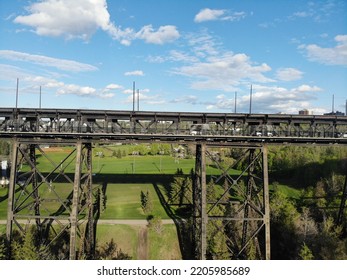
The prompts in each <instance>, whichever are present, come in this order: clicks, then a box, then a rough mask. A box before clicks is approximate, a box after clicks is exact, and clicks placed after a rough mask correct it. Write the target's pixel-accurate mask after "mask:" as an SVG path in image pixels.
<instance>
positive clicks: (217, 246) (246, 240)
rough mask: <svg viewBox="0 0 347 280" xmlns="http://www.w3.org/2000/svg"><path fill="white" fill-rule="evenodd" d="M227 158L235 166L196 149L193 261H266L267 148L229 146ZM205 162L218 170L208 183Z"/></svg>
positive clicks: (267, 250)
mask: <svg viewBox="0 0 347 280" xmlns="http://www.w3.org/2000/svg"><path fill="white" fill-rule="evenodd" d="M231 153H234V154H235V155H237V157H235V155H234V156H233V157H235V161H234V162H232V163H230V164H225V163H223V162H221V161H220V159H219V158H218V157H216V156H215V154H214V153H213V150H212V149H211V148H210V149H207V147H206V145H205V144H198V145H197V147H196V170H195V180H194V188H193V199H194V225H193V227H194V231H193V239H194V244H195V257H196V258H197V259H206V258H207V259H249V258H255V259H270V205H269V185H268V166H267V165H268V164H267V146H266V145H262V146H254V147H237V146H234V147H231ZM206 161H209V162H210V164H212V165H213V166H214V167H215V168H217V169H218V170H219V171H220V174H219V175H217V176H212V177H211V179H210V181H209V182H206ZM236 167H238V169H240V167H242V171H239V172H238V171H236Z"/></svg>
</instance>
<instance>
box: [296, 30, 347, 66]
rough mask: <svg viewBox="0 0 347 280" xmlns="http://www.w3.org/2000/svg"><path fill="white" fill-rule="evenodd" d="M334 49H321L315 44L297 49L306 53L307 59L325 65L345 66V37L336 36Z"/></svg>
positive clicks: (346, 45)
mask: <svg viewBox="0 0 347 280" xmlns="http://www.w3.org/2000/svg"><path fill="white" fill-rule="evenodd" d="M335 41H336V42H337V44H336V46H335V47H332V48H323V47H320V46H318V45H316V44H311V45H308V46H306V45H301V46H299V49H304V50H305V51H306V55H307V58H308V59H309V60H311V61H317V62H319V63H322V64H327V65H343V66H347V35H337V36H336V37H335Z"/></svg>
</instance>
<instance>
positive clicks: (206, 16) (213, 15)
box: [194, 8, 246, 23]
mask: <svg viewBox="0 0 347 280" xmlns="http://www.w3.org/2000/svg"><path fill="white" fill-rule="evenodd" d="M245 16H246V13H245V12H232V13H230V12H229V11H228V10H215V9H209V8H206V9H202V10H201V11H200V12H199V13H198V14H196V15H195V18H194V21H195V22H197V23H200V22H204V21H214V20H226V21H238V20H241V19H243V18H244V17H245Z"/></svg>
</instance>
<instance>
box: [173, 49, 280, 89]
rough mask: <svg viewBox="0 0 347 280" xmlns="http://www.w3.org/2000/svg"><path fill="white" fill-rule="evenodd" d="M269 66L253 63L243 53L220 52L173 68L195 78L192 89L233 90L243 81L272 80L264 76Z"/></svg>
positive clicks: (178, 72)
mask: <svg viewBox="0 0 347 280" xmlns="http://www.w3.org/2000/svg"><path fill="white" fill-rule="evenodd" d="M270 70H271V68H270V66H268V65H267V64H266V63H263V64H260V65H255V64H254V63H253V62H251V60H250V58H249V57H248V56H247V55H245V54H242V53H240V54H233V53H231V52H225V53H221V54H220V55H219V56H209V57H207V59H206V60H204V61H199V62H195V63H191V64H190V65H188V66H182V67H180V68H177V69H175V71H174V73H175V74H178V75H183V76H188V77H192V78H195V79H196V80H195V81H193V83H192V85H191V86H192V88H194V89H201V90H202V89H204V90H211V89H214V90H223V91H234V90H235V87H237V86H239V85H240V84H241V83H243V82H247V81H256V82H262V83H266V82H272V81H273V80H271V79H269V78H267V77H265V76H264V73H265V72H268V71H270Z"/></svg>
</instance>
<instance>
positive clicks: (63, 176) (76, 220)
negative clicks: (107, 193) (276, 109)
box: [0, 108, 347, 259]
mask: <svg viewBox="0 0 347 280" xmlns="http://www.w3.org/2000/svg"><path fill="white" fill-rule="evenodd" d="M0 138H2V139H4V138H6V139H10V140H11V141H12V152H11V160H10V162H11V168H10V179H9V195H8V209H7V228H6V235H7V240H8V242H9V244H11V241H12V236H13V230H14V227H17V228H18V229H20V230H23V231H25V227H26V225H27V224H26V223H24V224H23V220H28V221H27V223H30V222H31V223H35V224H36V226H37V229H38V232H39V233H41V234H42V236H41V238H42V240H41V241H42V242H43V243H44V244H46V245H50V244H51V243H53V242H54V241H55V240H57V239H59V238H61V237H62V236H63V235H64V234H66V232H68V233H69V244H70V245H69V246H70V253H69V257H70V259H77V258H80V256H86V257H87V258H88V257H90V258H91V257H92V255H93V250H94V245H95V244H94V240H95V236H94V232H95V226H96V220H95V205H94V202H93V185H92V181H93V180H92V179H93V174H92V149H93V144H94V143H113V142H114V143H116V142H117V143H138V142H145V143H153V142H154V143H161V142H165V143H179V144H190V145H195V157H196V160H195V170H194V174H193V190H192V193H193V194H192V205H193V211H192V212H193V213H192V216H193V217H192V219H193V225H192V227H193V230H192V237H191V239H192V242H193V248H194V250H195V251H194V254H193V255H194V257H195V258H196V259H206V257H207V247H208V242H213V240H211V238H212V239H213V238H220V234H222V235H223V240H224V242H225V244H226V247H227V249H228V256H229V257H230V258H231V259H242V258H244V257H245V256H246V255H247V252H248V251H249V250H250V248H252V250H254V251H255V252H256V256H257V257H258V258H259V259H270V206H269V205H270V203H269V178H268V162H267V161H268V145H275V144H278V145H334V146H347V116H346V117H345V116H334V115H324V116H317V115H282V114H232V113H225V114H224V113H184V112H182V113H174V112H144V111H112V110H68V109H33V108H0ZM43 145H55V146H59V145H61V146H66V145H69V146H71V147H72V148H71V151H70V152H69V153H68V154H67V155H66V156H65V157H64V158H62V159H60V161H59V162H55V161H54V159H53V158H51V157H50V154H49V153H46V152H45V150H44V149H43V148H42V147H43ZM216 147H228V148H232V149H234V150H237V151H238V152H237V157H236V159H235V161H234V162H233V163H232V164H230V165H229V166H225V165H222V164H221V163H220V161H219V160H218V157H217V156H216V154H215V152H214V150H213V149H214V148H216ZM38 154H40V156H42V157H44V158H45V160H47V161H48V163H49V164H50V165H51V171H50V172H42V171H41V170H40V165H38V164H37V155H38ZM207 160H209V161H211V162H213V163H214V164H215V166H216V167H217V168H218V169H219V171H220V174H219V175H218V176H214V177H213V180H211V181H209V182H208V181H207V176H206V161H207ZM23 162H26V164H27V165H28V170H27V171H25V172H24V171H22V169H21V165H22V164H23ZM241 163H242V164H241ZM240 165H241V166H243V170H242V171H241V173H240V174H239V175H231V172H230V170H231V169H233V168H235V167H236V166H240ZM68 168H72V169H73V170H74V174H73V176H69V174H68V172H67V170H68ZM346 178H347V171H346ZM55 182H65V183H66V184H67V185H70V186H71V188H70V189H69V190H64V191H61V190H60V191H58V190H56V189H55ZM212 189H214V190H215V192H216V193H217V194H218V198H217V199H216V198H214V199H213V200H211V198H210V197H209V195H208V193H209V192H211V190H212ZM236 197H237V198H236ZM346 198H347V179H346V182H345V185H344V186H343V195H342V197H341V204H340V208H339V213H338V218H337V220H338V221H337V222H338V223H342V220H343V218H344V210H345V204H346ZM50 229H52V230H53V232H54V234H53V237H52V234H51V237H50V238H49V239H47V238H45V237H44V232H47V230H50ZM207 232H210V234H209V235H208V234H207ZM240 232H241V233H240ZM211 233H212V234H211Z"/></svg>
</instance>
